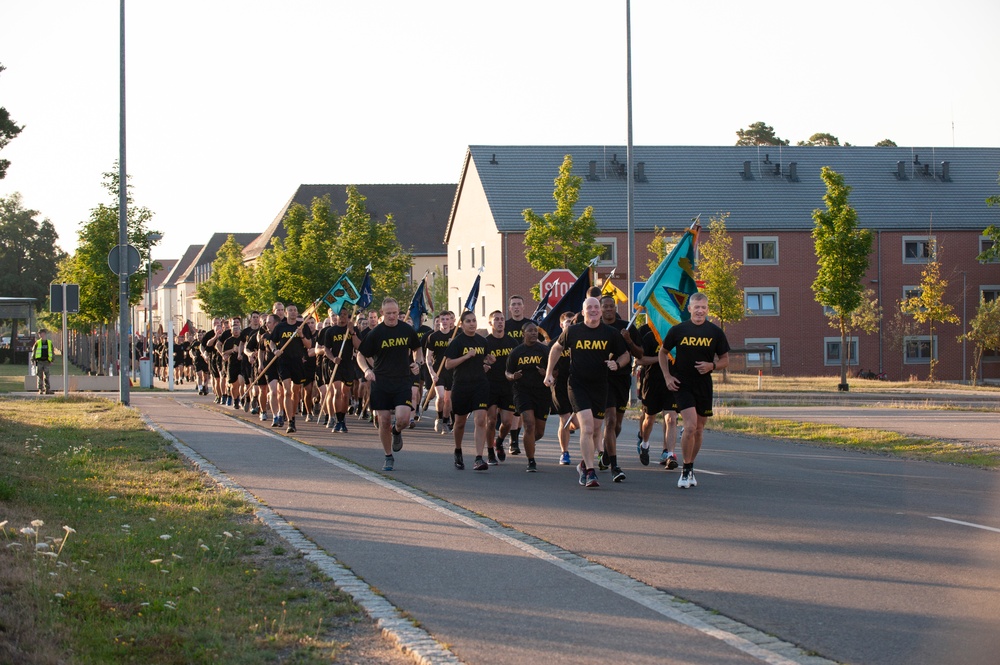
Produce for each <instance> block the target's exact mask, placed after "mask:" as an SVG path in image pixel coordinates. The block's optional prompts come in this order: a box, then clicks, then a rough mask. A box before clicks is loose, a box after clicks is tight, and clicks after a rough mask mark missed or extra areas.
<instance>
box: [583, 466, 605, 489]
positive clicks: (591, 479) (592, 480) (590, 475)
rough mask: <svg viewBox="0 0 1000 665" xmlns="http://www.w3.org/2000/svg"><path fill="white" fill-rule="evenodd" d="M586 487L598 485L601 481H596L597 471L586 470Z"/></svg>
mask: <svg viewBox="0 0 1000 665" xmlns="http://www.w3.org/2000/svg"><path fill="white" fill-rule="evenodd" d="M585 486H586V487H600V486H601V483H599V482H597V472H596V471H594V470H593V469H591V470H590V471H588V472H587V482H586V483H585Z"/></svg>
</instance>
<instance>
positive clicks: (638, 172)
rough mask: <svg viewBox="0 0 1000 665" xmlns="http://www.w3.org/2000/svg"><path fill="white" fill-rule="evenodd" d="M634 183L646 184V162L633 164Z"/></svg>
mask: <svg viewBox="0 0 1000 665" xmlns="http://www.w3.org/2000/svg"><path fill="white" fill-rule="evenodd" d="M635 181H636V182H646V162H636V163H635Z"/></svg>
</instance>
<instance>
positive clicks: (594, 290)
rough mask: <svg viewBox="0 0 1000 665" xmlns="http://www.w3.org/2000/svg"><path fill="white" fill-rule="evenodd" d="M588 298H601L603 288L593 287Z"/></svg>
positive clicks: (588, 292)
mask: <svg viewBox="0 0 1000 665" xmlns="http://www.w3.org/2000/svg"><path fill="white" fill-rule="evenodd" d="M587 297H588V298H600V297H601V287H599V286H592V287H590V288H589V289H587Z"/></svg>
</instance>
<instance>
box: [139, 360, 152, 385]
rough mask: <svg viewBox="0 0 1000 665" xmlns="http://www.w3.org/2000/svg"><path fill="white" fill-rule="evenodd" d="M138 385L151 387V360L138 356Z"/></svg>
mask: <svg viewBox="0 0 1000 665" xmlns="http://www.w3.org/2000/svg"><path fill="white" fill-rule="evenodd" d="M139 387H140V388H152V387H153V362H152V361H151V360H150V359H149V358H147V357H142V358H139Z"/></svg>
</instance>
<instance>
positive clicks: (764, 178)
mask: <svg viewBox="0 0 1000 665" xmlns="http://www.w3.org/2000/svg"><path fill="white" fill-rule="evenodd" d="M567 154H571V155H573V174H574V175H578V176H581V177H583V184H582V186H581V188H580V200H579V202H578V203H577V206H576V209H575V210H576V212H577V214H580V213H582V212H583V209H584V208H585V207H586V206H588V205H592V206H594V215H595V217H596V219H597V220H598V224H599V225H600V228H601V230H603V231H625V230H626V183H625V179H624V176H621V177H620V176H619V175H617V174H616V173H615V169H616V167H617V164H622V166H621V167H620V168H621V169H622V172H624V163H625V147H624V146H616V147H611V146H608V147H605V146H470V148H469V156H471V159H472V161H473V162H474V163H475V166H476V169H477V172H478V173H479V176H480V178H481V179H482V182H483V187H484V189H485V191H486V197H487V199H488V201H489V204H490V208H491V209H492V211H493V216H494V219H495V220H496V223H497V226H498V229H499V230H500V231H501V232H520V231H524V230H525V229H526V228H527V225H526V223H525V222H524V218H523V217H522V215H521V212H522V211H523V210H524V209H525V208H533V209H534V210H535V212H536V213H539V214H542V213H546V212H551V211H553V210H554V208H555V201H554V200H553V198H552V190H553V181H554V180H555V178H556V176H557V175H558V173H559V166H560V165H561V164H562V160H563V157H564V156H565V155H567ZM634 155H635V156H634V160H635V162H636V164H638V163H639V162H642V163H643V167H644V170H645V181H644V182H637V183H636V186H635V199H634V200H635V228H636V229H637V230H651V229H652V228H653V227H654V226H661V227H666V228H668V229H678V228H683V227H685V226H687V225H688V224H689V223H690V220H691V218H692V217H694V216H695V215H698V214H701V215H702V222H703V223H704V224H706V225H707V222H708V217H709V216H710V215H714V214H716V213H720V212H729V213H730V216H729V219H728V221H727V227H728V228H729V230H731V231H747V230H754V229H762V230H763V229H768V230H796V229H811V228H812V226H813V221H812V212H813V210H814V209H816V208H824V207H825V205H824V203H823V195H824V194H825V193H826V187H825V185H824V184H823V181H822V180H820V169H821V168H822V167H823V166H829V167H831V168H833V170H835V171H837V172H838V173H840V174H842V175H843V176H844V179H845V181H846V183H847V184H848V185H850V186H851V187H852V188H853V190H852V192H851V198H850V200H851V204H852V205H853V206H854V208H855V209H856V210H857V211H858V218H859V223H860V225H861V226H863V227H867V228H873V229H886V230H888V229H926V228H927V227H928V225H929V224H930V223H931V217H932V216H933V227H934V228H935V229H942V230H943V229H955V230H959V229H980V230H981V229H983V228H985V227H986V226H987V225H988V224H990V223H991V222H995V221H996V219H997V214H996V211H995V210H990V209H989V208H987V206H986V204H985V202H984V200H985V198H986V197H987V196H990V195H993V194H997V193H998V187H997V172H998V171H1000V148H908V147H907V148H874V147H805V146H801V147H800V146H786V147H783V148H780V149H779V148H778V147H775V146H767V147H765V146H761V147H760V148H759V149H758V148H757V147H736V146H732V147H719V146H714V147H713V146H710V147H704V146H636V147H635V148H634ZM915 158H916V159H917V160H918V161H919V162H920V163H919V164H915V163H914V159H915ZM765 159H766V161H765ZM591 160H594V161H596V173H597V178H596V179H594V180H591V179H588V171H589V167H590V165H589V162H590V161H591ZM745 161H749V162H750V167H749V168H750V175H751V177H750V178H744V177H743V170H744V166H743V164H744V162H745ZM900 161H901V162H903V170H904V172H905V176H906V177H905V179H902V180H901V179H899V178H897V162H900ZM792 162H794V163H795V164H796V169H797V176H798V180H797V182H793V181H792V180H791V179H790V178H789V177H788V173H789V166H790V163H792ZM942 162H948V163H949V166H948V168H949V180H948V181H945V180H943V179H942V177H941V175H942V165H941V163H942ZM778 164H780V172H781V175H774V172H775V169H776V165H778ZM925 165H929V166H927V168H928V175H924V168H925Z"/></svg>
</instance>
